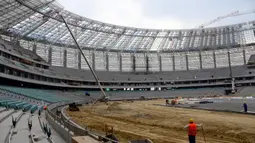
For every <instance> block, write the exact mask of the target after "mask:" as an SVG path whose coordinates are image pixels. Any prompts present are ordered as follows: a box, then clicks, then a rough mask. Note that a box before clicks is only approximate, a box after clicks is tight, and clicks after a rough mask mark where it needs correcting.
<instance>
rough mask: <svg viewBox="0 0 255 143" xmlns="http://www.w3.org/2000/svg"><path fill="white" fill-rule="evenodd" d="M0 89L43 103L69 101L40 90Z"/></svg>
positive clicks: (0, 87)
mask: <svg viewBox="0 0 255 143" xmlns="http://www.w3.org/2000/svg"><path fill="white" fill-rule="evenodd" d="M0 89H2V90H6V91H9V92H12V93H16V94H20V95H23V96H26V97H28V98H31V99H37V100H42V101H46V102H50V103H52V102H61V101H67V99H65V98H61V97H58V96H55V95H53V94H50V93H48V92H45V91H43V90H40V89H30V88H19V87H11V86H0Z"/></svg>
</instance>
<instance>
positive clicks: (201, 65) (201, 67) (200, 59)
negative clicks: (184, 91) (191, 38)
mask: <svg viewBox="0 0 255 143" xmlns="http://www.w3.org/2000/svg"><path fill="white" fill-rule="evenodd" d="M202 62H203V61H202V55H201V51H199V65H200V69H203V63H202Z"/></svg>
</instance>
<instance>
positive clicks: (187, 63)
mask: <svg viewBox="0 0 255 143" xmlns="http://www.w3.org/2000/svg"><path fill="white" fill-rule="evenodd" d="M185 59H186V70H189V57H188V55H185Z"/></svg>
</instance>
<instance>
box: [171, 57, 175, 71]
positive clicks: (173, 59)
mask: <svg viewBox="0 0 255 143" xmlns="http://www.w3.org/2000/svg"><path fill="white" fill-rule="evenodd" d="M172 61H173V71H175V57H174V55H173V57H172Z"/></svg>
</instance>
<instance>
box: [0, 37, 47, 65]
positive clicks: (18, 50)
mask: <svg viewBox="0 0 255 143" xmlns="http://www.w3.org/2000/svg"><path fill="white" fill-rule="evenodd" d="M0 48H2V49H4V50H7V51H9V52H12V53H14V54H17V55H20V56H23V57H26V58H29V59H32V60H35V61H39V62H44V63H46V62H45V61H44V60H43V58H41V57H40V56H38V55H37V54H35V53H33V52H32V51H30V50H27V49H24V48H22V47H21V46H19V45H17V44H14V43H13V42H10V41H6V40H3V39H0Z"/></svg>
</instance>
